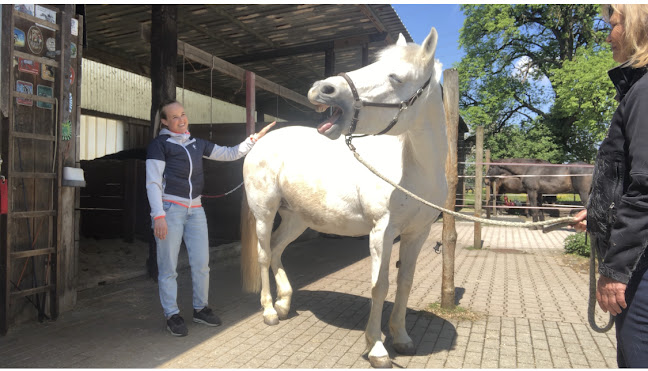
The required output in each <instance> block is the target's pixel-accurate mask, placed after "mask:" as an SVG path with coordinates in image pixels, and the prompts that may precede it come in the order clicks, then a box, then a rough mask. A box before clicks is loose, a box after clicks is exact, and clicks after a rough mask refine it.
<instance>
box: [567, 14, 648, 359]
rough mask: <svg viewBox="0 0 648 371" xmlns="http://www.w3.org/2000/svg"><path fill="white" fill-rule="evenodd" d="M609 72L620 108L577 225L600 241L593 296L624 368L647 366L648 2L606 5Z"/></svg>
mask: <svg viewBox="0 0 648 371" xmlns="http://www.w3.org/2000/svg"><path fill="white" fill-rule="evenodd" d="M602 13H603V16H604V18H605V19H606V21H608V22H609V23H610V26H611V31H610V35H609V36H608V38H607V40H606V41H607V42H609V43H610V45H611V46H612V55H613V57H614V60H615V61H616V62H618V63H620V65H619V66H618V67H616V68H614V69H612V70H610V71H609V72H608V74H609V76H610V78H611V79H612V82H613V83H614V86H615V88H616V91H617V96H616V99H617V100H618V101H619V106H618V108H617V110H616V112H615V113H614V116H613V117H612V121H611V123H610V128H609V130H608V134H607V137H606V138H605V140H603V142H602V143H601V146H600V147H599V152H598V156H597V158H596V167H595V170H594V178H593V181H592V193H591V196H590V199H589V202H588V206H587V211H586V212H583V213H581V214H579V215H578V218H579V219H580V220H581V221H582V220H584V219H585V218H587V222H586V223H585V222H583V221H582V222H581V223H579V224H578V225H576V229H581V230H582V229H584V228H585V226H586V228H587V230H588V232H589V233H590V236H591V238H592V240H593V241H594V242H595V244H593V246H597V251H598V253H599V257H601V259H600V261H599V273H600V278H599V280H598V283H597V291H596V299H597V301H598V303H599V305H600V307H601V308H602V309H603V311H605V312H607V311H609V312H610V313H611V314H613V315H615V316H616V317H615V325H616V332H617V362H618V365H619V367H648V273H647V272H648V256H646V247H647V246H648V145H646V143H647V142H648V75H646V71H647V69H646V68H647V66H648V5H638V4H631V5H630V4H629V5H624V4H615V5H604V6H603V7H602Z"/></svg>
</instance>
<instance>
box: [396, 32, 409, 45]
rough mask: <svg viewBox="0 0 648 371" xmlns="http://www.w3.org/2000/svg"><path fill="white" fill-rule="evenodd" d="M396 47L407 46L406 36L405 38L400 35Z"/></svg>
mask: <svg viewBox="0 0 648 371" xmlns="http://www.w3.org/2000/svg"><path fill="white" fill-rule="evenodd" d="M396 45H399V46H405V45H407V40H405V36H403V34H402V33H399V34H398V40H397V41H396Z"/></svg>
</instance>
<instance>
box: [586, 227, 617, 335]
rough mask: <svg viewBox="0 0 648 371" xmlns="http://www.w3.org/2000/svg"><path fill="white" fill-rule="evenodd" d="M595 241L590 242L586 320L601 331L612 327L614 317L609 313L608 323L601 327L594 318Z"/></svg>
mask: <svg viewBox="0 0 648 371" xmlns="http://www.w3.org/2000/svg"><path fill="white" fill-rule="evenodd" d="M595 241H596V240H595V239H592V240H591V244H590V266H589V268H590V277H589V300H588V302H587V321H588V322H589V325H590V327H591V328H592V330H594V331H596V332H600V333H603V332H607V331H609V330H610V329H611V328H612V325H614V317H613V316H612V313H610V319H609V320H608V323H607V324H606V325H605V326H603V327H598V325H597V324H596V320H595V318H594V314H595V311H596V262H595V258H594V255H595V254H596V253H597V252H598V251H597V248H598V247H597V246H596V243H595Z"/></svg>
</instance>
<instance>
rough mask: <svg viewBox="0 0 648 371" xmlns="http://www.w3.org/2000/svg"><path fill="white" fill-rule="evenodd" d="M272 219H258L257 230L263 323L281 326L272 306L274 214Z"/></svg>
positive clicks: (268, 217)
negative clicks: (271, 239)
mask: <svg viewBox="0 0 648 371" xmlns="http://www.w3.org/2000/svg"><path fill="white" fill-rule="evenodd" d="M271 215H272V217H270V216H268V215H266V216H265V217H264V218H257V221H256V230H257V237H258V239H259V243H258V252H259V268H260V270H261V306H262V307H263V322H265V323H266V324H267V325H277V324H279V317H278V316H277V312H276V311H275V310H274V307H273V306H272V293H271V292H270V261H271V259H272V255H271V252H270V235H271V234H272V225H273V223H274V213H272V214H271Z"/></svg>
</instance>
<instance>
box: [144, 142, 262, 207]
mask: <svg viewBox="0 0 648 371" xmlns="http://www.w3.org/2000/svg"><path fill="white" fill-rule="evenodd" d="M253 146H254V143H253V142H252V139H250V138H247V139H245V140H244V141H243V142H242V143H240V144H239V145H237V146H234V147H221V146H219V145H217V144H214V143H212V142H209V141H207V140H204V139H200V138H193V137H191V135H190V134H189V133H184V134H179V133H174V132H172V131H170V130H168V129H162V130H161V131H160V135H159V136H158V137H157V138H155V139H153V141H152V142H151V143H150V144H149V146H148V148H147V152H146V194H147V195H148V199H149V204H150V205H151V217H153V219H159V218H162V217H164V216H165V215H166V213H165V212H164V209H163V208H162V202H163V201H169V202H173V203H176V204H179V205H182V206H184V207H200V206H202V205H201V202H200V194H201V193H202V191H203V186H204V184H205V179H204V175H203V160H202V159H203V158H207V159H209V160H218V161H234V160H238V159H239V158H241V157H244V156H245V155H246V154H247V153H248V152H249V151H250V150H251V149H252V147H253Z"/></svg>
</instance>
